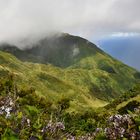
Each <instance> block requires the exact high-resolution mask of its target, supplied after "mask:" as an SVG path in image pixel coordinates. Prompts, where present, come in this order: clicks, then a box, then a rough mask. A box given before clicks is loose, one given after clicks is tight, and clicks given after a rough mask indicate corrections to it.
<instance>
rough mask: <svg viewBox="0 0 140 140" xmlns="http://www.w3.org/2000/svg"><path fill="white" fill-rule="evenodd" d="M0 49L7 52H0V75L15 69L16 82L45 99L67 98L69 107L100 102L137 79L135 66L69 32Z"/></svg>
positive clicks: (102, 104)
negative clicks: (31, 89) (25, 47)
mask: <svg viewBox="0 0 140 140" xmlns="http://www.w3.org/2000/svg"><path fill="white" fill-rule="evenodd" d="M0 49H1V50H2V51H5V52H9V53H11V54H8V53H4V52H0V71H1V72H0V73H1V75H4V74H6V72H7V73H8V72H12V73H15V75H16V79H17V83H18V85H20V86H21V87H24V85H30V86H32V87H34V88H35V89H36V92H37V94H38V95H41V96H46V97H47V98H48V100H52V101H56V100H59V99H60V98H62V97H68V98H70V99H71V109H72V111H75V110H78V109H80V108H81V107H85V108H88V107H92V108H93V107H100V106H104V105H105V104H106V103H107V102H108V101H110V100H112V99H114V98H117V97H118V96H120V95H121V94H122V93H123V92H125V91H126V90H128V89H130V88H131V87H132V86H133V85H134V84H135V83H137V82H138V81H139V72H137V71H136V70H135V69H133V68H131V67H129V66H127V65H124V64H123V63H121V62H119V61H117V60H115V59H114V58H112V57H111V56H109V55H108V54H106V53H104V52H103V51H102V50H100V49H99V48H98V47H96V45H94V44H92V43H91V42H89V41H87V40H85V39H83V38H80V37H77V36H72V35H69V34H62V35H61V36H55V37H52V38H45V39H42V40H40V41H39V42H38V43H36V44H34V45H33V46H30V47H29V48H28V49H24V50H20V49H19V48H18V47H16V46H11V45H8V44H7V45H6V44H5V45H1V47H0ZM12 54H13V55H15V56H16V57H14V56H13V55H12ZM41 63H42V64H41Z"/></svg>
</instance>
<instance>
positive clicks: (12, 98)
mask: <svg viewBox="0 0 140 140" xmlns="http://www.w3.org/2000/svg"><path fill="white" fill-rule="evenodd" d="M67 108H69V99H67V98H63V99H61V100H60V101H58V102H57V103H51V102H47V101H46V99H45V97H40V96H38V95H37V94H36V93H35V90H34V89H33V88H30V89H26V90H25V89H24V90H23V89H21V90H19V89H18V88H17V87H16V85H15V84H14V81H13V77H12V76H10V78H9V79H8V80H3V79H1V82H0V135H1V139H3V140H16V139H23V140H26V139H30V140H39V139H40V140H45V139H46V140H92V139H97V140H101V139H103V140H104V139H110V140H117V139H123V138H127V139H132V140H139V139H140V137H139V136H140V108H139V107H137V108H135V109H134V112H133V113H132V112H129V114H125V115H123V114H122V115H119V114H118V115H111V116H110V115H109V113H107V112H105V113H104V112H99V113H97V112H95V111H87V112H85V113H83V114H80V113H79V114H74V113H72V114H69V113H66V111H65V110H66V109H67Z"/></svg>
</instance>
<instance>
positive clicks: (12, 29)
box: [0, 0, 140, 41]
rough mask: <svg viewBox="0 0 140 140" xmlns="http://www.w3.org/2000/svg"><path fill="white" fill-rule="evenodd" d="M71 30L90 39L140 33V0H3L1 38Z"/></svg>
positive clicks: (1, 4)
mask: <svg viewBox="0 0 140 140" xmlns="http://www.w3.org/2000/svg"><path fill="white" fill-rule="evenodd" d="M52 31H59V32H68V33H72V34H74V35H80V36H82V37H85V38H88V39H93V38H94V39H96V38H101V37H103V36H107V35H110V34H116V33H119V34H120V33H121V34H122V35H123V34H126V33H127V34H129V33H130V34H132V33H134V34H135V33H139V32H140V0H0V41H1V40H2V41H3V40H11V39H15V38H24V37H27V36H31V35H32V36H35V35H41V34H48V33H50V32H52Z"/></svg>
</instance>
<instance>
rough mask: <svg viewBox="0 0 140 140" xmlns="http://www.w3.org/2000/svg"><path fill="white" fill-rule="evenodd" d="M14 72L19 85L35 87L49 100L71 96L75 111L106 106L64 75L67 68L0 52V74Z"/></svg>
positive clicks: (53, 100)
mask: <svg viewBox="0 0 140 140" xmlns="http://www.w3.org/2000/svg"><path fill="white" fill-rule="evenodd" d="M8 73H13V74H14V77H15V81H16V83H17V85H18V86H19V87H21V88H25V87H26V86H27V85H28V86H29V87H33V88H34V89H35V90H36V93H37V94H39V95H40V96H46V97H47V99H48V101H52V102H57V101H58V100H60V99H61V98H70V99H71V106H72V108H73V111H75V110H78V109H80V108H81V107H82V108H84V107H85V108H89V107H91V108H94V107H99V106H104V105H105V104H106V102H105V101H102V100H99V99H97V98H96V97H95V96H93V95H90V94H89V93H86V92H85V90H82V88H80V86H77V85H75V84H74V83H73V82H72V81H70V80H66V79H65V78H63V77H62V75H64V73H65V70H62V69H60V68H57V67H54V66H52V65H49V64H48V65H43V64H34V63H27V62H21V61H20V60H18V59H17V58H16V57H14V56H12V55H11V54H8V53H4V52H0V75H1V77H4V76H7V75H8ZM67 79H68V78H67Z"/></svg>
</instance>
